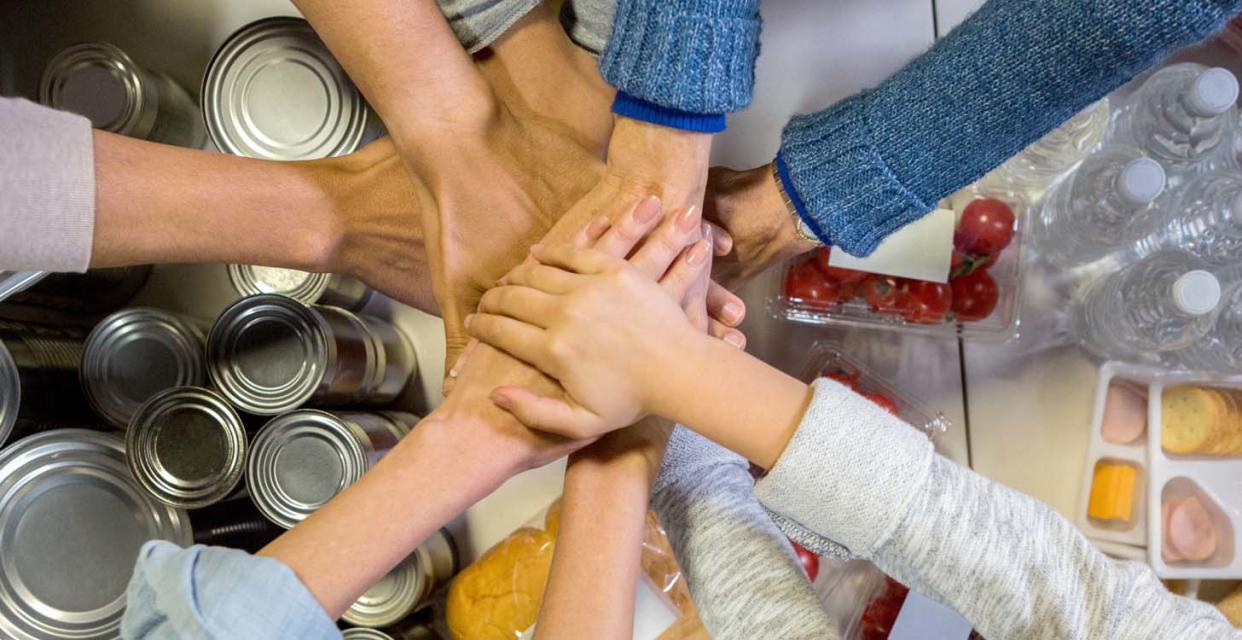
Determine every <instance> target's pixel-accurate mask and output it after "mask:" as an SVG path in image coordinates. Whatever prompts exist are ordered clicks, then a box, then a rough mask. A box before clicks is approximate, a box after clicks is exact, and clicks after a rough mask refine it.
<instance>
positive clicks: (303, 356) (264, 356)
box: [207, 295, 332, 415]
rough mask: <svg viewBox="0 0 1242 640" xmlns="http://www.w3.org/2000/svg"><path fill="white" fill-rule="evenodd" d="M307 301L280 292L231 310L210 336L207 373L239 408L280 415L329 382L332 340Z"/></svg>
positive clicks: (242, 302) (245, 300)
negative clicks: (327, 378) (325, 381)
mask: <svg viewBox="0 0 1242 640" xmlns="http://www.w3.org/2000/svg"><path fill="white" fill-rule="evenodd" d="M321 322H322V321H321V319H320V318H319V316H318V315H317V314H315V312H314V311H312V310H311V309H310V308H309V307H307V306H306V305H304V304H302V303H300V302H298V301H296V300H293V299H292V298H286V297H284V296H278V295H257V296H250V297H249V298H243V299H241V300H238V301H237V302H235V303H233V304H232V305H231V306H229V308H227V309H225V310H224V312H223V313H221V314H220V317H219V318H218V319H217V320H216V323H215V326H213V327H212V329H211V335H210V337H209V338H208V339H207V373H208V374H209V375H210V377H211V381H212V383H213V384H215V386H216V388H217V389H219V390H220V392H221V393H222V394H224V396H225V397H226V398H228V399H229V401H230V402H232V403H233V404H234V405H235V406H237V407H238V408H240V409H242V410H244V411H248V412H250V413H254V414H257V415H276V414H279V413H281V412H284V411H289V410H292V409H296V408H297V407H299V406H301V405H302V404H303V403H305V402H306V401H307V400H309V399H310V398H311V397H312V396H313V395H314V394H315V391H316V390H317V389H318V388H319V386H320V383H321V382H323V379H324V376H325V372H326V371H327V367H328V361H329V355H330V353H329V352H330V349H332V344H331V343H330V341H329V340H328V339H327V336H326V335H325V331H324V328H323V326H322V324H321Z"/></svg>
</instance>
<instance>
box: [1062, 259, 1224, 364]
mask: <svg viewBox="0 0 1242 640" xmlns="http://www.w3.org/2000/svg"><path fill="white" fill-rule="evenodd" d="M1206 267H1207V265H1206V264H1204V262H1203V261H1202V260H1200V259H1199V258H1196V257H1195V256H1194V255H1192V254H1190V253H1187V252H1185V251H1179V250H1175V249H1170V250H1165V251H1160V252H1157V253H1154V254H1152V255H1150V256H1148V257H1146V258H1144V259H1142V260H1140V261H1138V262H1136V263H1134V264H1132V265H1130V266H1129V267H1126V268H1125V269H1122V270H1121V271H1118V272H1116V273H1113V274H1111V275H1108V276H1105V277H1103V278H1101V279H1100V280H1098V281H1096V282H1095V284H1094V285H1092V286H1091V287H1090V288H1089V289H1087V291H1086V292H1085V293H1084V294H1083V295H1082V297H1081V298H1080V299H1078V300H1077V301H1076V302H1075V309H1074V330H1075V333H1076V334H1077V336H1078V338H1079V339H1080V340H1081V341H1082V343H1083V345H1084V346H1085V347H1087V349H1088V350H1090V351H1093V352H1095V353H1097V354H1100V355H1102V356H1104V357H1109V358H1130V359H1135V358H1137V359H1140V360H1147V359H1151V358H1154V357H1158V354H1159V353H1161V352H1167V351H1174V350H1177V349H1182V348H1184V347H1187V346H1189V345H1191V344H1192V343H1194V342H1195V341H1196V340H1199V339H1200V338H1202V337H1203V336H1204V335H1206V334H1207V332H1208V331H1209V330H1210V329H1211V327H1212V319H1213V314H1212V312H1213V311H1214V310H1215V309H1216V307H1217V305H1218V304H1219V303H1220V297H1221V295H1220V294H1221V290H1220V281H1219V280H1217V278H1216V276H1214V275H1212V274H1211V273H1210V272H1208V271H1207V270H1206Z"/></svg>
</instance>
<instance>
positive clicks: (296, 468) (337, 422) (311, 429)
mask: <svg viewBox="0 0 1242 640" xmlns="http://www.w3.org/2000/svg"><path fill="white" fill-rule="evenodd" d="M406 433H407V430H405V429H401V428H399V427H398V426H397V425H396V424H395V423H393V422H392V421H390V420H388V419H387V418H384V417H383V416H380V415H378V414H374V413H362V412H339V413H328V412H326V411H318V410H314V409H302V410H298V411H293V412H291V413H287V414H285V415H282V416H280V417H277V418H274V419H272V420H271V421H269V422H268V423H267V424H266V425H264V427H263V428H262V429H261V430H260V431H259V433H258V434H257V435H256V436H255V438H254V441H253V443H252V444H251V447H250V460H249V462H248V463H247V465H246V483H247V489H248V491H249V493H250V499H251V500H253V501H254V504H255V506H256V507H258V509H259V511H260V512H261V513H262V514H263V515H264V516H267V518H268V519H269V520H271V521H272V522H275V523H276V524H278V525H280V526H282V527H285V528H286V529H288V528H290V527H292V526H293V525H295V524H297V523H299V522H301V521H302V520H305V519H306V517H307V516H309V515H310V514H311V513H314V512H315V510H316V509H318V508H319V507H321V506H323V505H324V504H326V503H327V502H328V501H329V500H331V499H332V498H334V497H335V496H336V495H337V494H339V493H340V492H342V491H344V490H345V488H346V487H348V486H349V485H351V484H353V483H354V482H357V481H358V479H359V478H361V477H362V474H364V473H366V472H367V470H369V469H370V468H371V467H372V466H374V465H375V463H376V462H378V461H379V460H380V458H382V457H383V456H384V455H385V454H386V453H388V451H390V450H391V449H392V448H393V447H395V446H397V442H399V441H400V440H401V438H402V437H404V436H405V434H406Z"/></svg>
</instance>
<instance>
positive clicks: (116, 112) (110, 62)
mask: <svg viewBox="0 0 1242 640" xmlns="http://www.w3.org/2000/svg"><path fill="white" fill-rule="evenodd" d="M39 102H41V103H43V104H44V105H46V106H49V107H52V108H53V109H63V110H65V111H72V112H73V113H77V114H79V115H82V116H85V117H86V118H87V119H88V120H90V121H91V126H94V127H95V128H97V129H103V130H104V131H110V132H112V133H120V134H125V135H136V136H139V137H144V136H145V134H146V132H147V131H148V130H149V129H150V128H151V127H152V126H153V125H154V123H155V112H156V107H155V105H150V104H148V103H147V99H146V96H145V94H144V91H143V80H142V73H141V72H140V71H139V67H138V65H136V64H134V61H133V60H132V59H130V57H129V55H127V54H126V53H125V52H124V51H122V50H121V49H119V48H117V47H116V46H114V45H111V44H108V43H106V42H88V43H85V44H79V45H74V46H72V47H69V48H68V49H65V50H64V51H61V52H60V53H58V54H56V56H55V57H53V58H52V60H51V61H50V62H48V64H47V67H46V68H44V70H43V79H42V80H41V82H40V83H39Z"/></svg>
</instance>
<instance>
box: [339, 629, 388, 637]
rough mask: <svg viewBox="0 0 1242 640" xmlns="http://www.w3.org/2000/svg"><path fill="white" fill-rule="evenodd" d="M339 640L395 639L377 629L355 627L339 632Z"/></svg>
mask: <svg viewBox="0 0 1242 640" xmlns="http://www.w3.org/2000/svg"><path fill="white" fill-rule="evenodd" d="M341 640H396V639H395V638H393V637H392V636H390V635H388V634H387V633H384V632H383V631H380V630H379V629H367V628H363V627H356V628H353V629H346V630H344V631H342V632H341Z"/></svg>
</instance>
